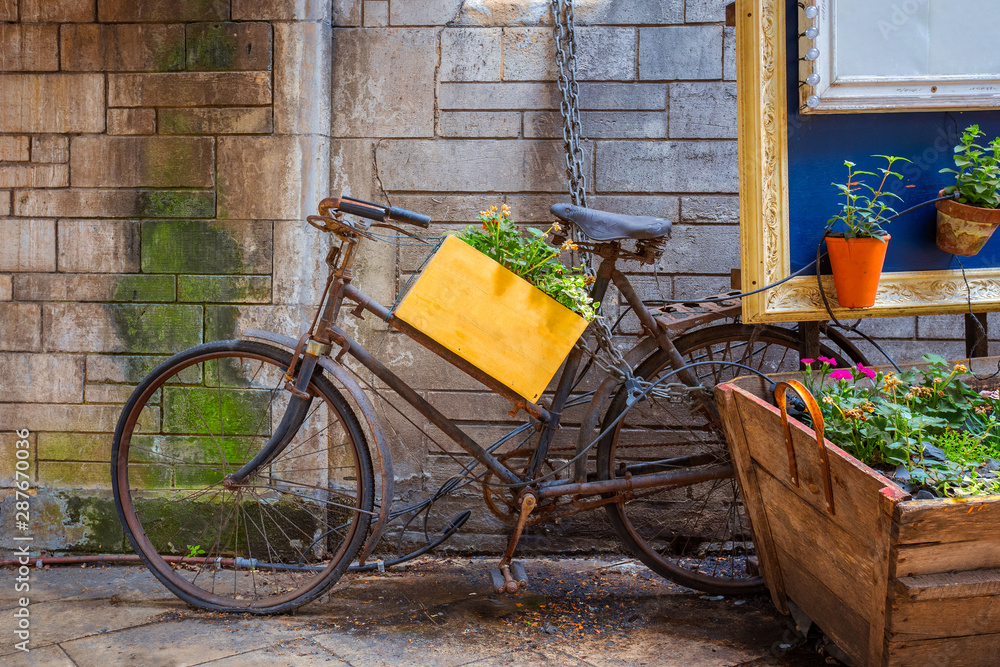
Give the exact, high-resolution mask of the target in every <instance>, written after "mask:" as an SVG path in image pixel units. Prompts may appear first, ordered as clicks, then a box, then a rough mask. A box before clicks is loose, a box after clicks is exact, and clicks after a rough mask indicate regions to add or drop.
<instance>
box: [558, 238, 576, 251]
mask: <svg viewBox="0 0 1000 667" xmlns="http://www.w3.org/2000/svg"><path fill="white" fill-rule="evenodd" d="M559 247H560V249H561V250H563V251H566V250H576V249H577V248H579V247H580V246H578V245H577V244H575V243H573V242H572V241H570V240H566V241H563V244H562V245H561V246H559Z"/></svg>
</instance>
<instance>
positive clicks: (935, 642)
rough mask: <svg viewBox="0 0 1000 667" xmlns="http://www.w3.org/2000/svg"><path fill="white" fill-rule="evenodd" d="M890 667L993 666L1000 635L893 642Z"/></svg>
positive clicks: (890, 645) (891, 642) (889, 652)
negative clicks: (939, 666)
mask: <svg viewBox="0 0 1000 667" xmlns="http://www.w3.org/2000/svg"><path fill="white" fill-rule="evenodd" d="M886 652H887V655H886V660H885V662H884V663H883V664H885V665H886V666H887V667H928V666H929V665H941V666H942V667H991V666H992V665H996V664H997V654H1000V634H992V635H975V636H968V637H952V638H949V639H930V640H923V641H919V640H917V641H914V640H898V641H890V642H889V644H888V646H887V647H886Z"/></svg>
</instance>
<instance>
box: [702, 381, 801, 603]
mask: <svg viewBox="0 0 1000 667" xmlns="http://www.w3.org/2000/svg"><path fill="white" fill-rule="evenodd" d="M715 396H716V402H717V404H718V406H719V412H720V414H721V415H722V420H723V423H724V425H725V429H726V435H727V442H728V443H729V451H730V453H731V455H732V457H733V465H734V466H735V467H736V469H737V476H736V478H737V481H738V482H739V485H740V492H741V493H742V494H743V498H744V506H745V507H746V510H747V514H748V516H749V518H750V528H751V530H752V531H753V543H754V550H755V551H756V552H757V560H758V561H759V562H760V569H761V573H762V574H763V576H764V581H766V582H767V587H768V590H769V591H770V592H771V600H772V601H773V602H774V606H775V607H777V608H778V611H780V612H781V613H783V614H787V613H788V605H787V604H786V602H785V584H784V582H783V580H782V578H781V568H780V567H779V565H778V554H777V552H776V551H775V549H774V538H773V537H772V536H771V528H770V524H769V523H768V519H767V512H766V511H765V510H764V507H765V505H764V499H763V496H762V495H761V492H760V486H759V485H758V483H757V474H756V470H755V467H754V465H753V461H752V460H751V458H750V450H749V446H748V445H747V440H746V434H745V433H744V431H743V424H744V422H745V420H744V419H743V417H742V415H741V414H740V411H739V407H738V406H737V404H736V399H735V396H734V393H733V391H732V390H731V389H727V387H726V386H725V385H720V386H718V387H716V390H715Z"/></svg>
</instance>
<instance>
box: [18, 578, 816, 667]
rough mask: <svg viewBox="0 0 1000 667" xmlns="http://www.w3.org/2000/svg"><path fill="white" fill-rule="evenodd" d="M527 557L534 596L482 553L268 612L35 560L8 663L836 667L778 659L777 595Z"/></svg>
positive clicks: (349, 581)
mask: <svg viewBox="0 0 1000 667" xmlns="http://www.w3.org/2000/svg"><path fill="white" fill-rule="evenodd" d="M525 564H526V566H527V570H528V573H529V576H530V577H531V580H532V590H531V591H530V592H528V593H523V594H521V595H519V596H515V597H501V596H496V595H492V594H490V592H489V589H488V587H487V584H486V582H487V579H486V576H485V574H486V568H487V567H488V561H486V560H480V559H472V560H470V559H467V558H454V559H424V560H421V561H417V562H416V563H415V564H412V565H410V566H409V567H407V568H406V569H405V570H402V571H392V572H388V573H386V574H381V575H348V576H347V577H345V578H344V580H342V581H341V582H340V583H339V584H338V585H337V586H336V587H335V588H334V590H333V592H332V593H331V594H330V595H329V596H328V597H325V598H324V599H322V600H321V601H320V602H316V603H313V604H310V605H308V606H306V607H303V608H302V609H300V610H299V611H298V612H297V613H296V614H295V615H292V616H277V617H266V618H259V617H243V616H226V615H221V614H212V613H206V612H201V611H198V610H194V609H192V608H190V607H188V606H186V605H185V604H184V603H183V602H181V601H180V600H178V599H176V598H174V597H173V596H172V595H171V594H170V593H169V592H167V591H166V589H164V588H163V587H162V586H160V585H159V583H158V582H157V581H156V580H155V579H153V577H152V576H150V575H149V574H148V573H147V572H146V571H145V570H143V569H140V568H135V567H128V568H126V567H96V568H95V567H90V566H88V567H86V568H80V567H52V568H50V569H45V570H32V581H31V606H30V611H31V617H30V618H31V648H32V650H31V652H30V653H28V654H25V653H22V652H18V651H16V650H15V649H14V646H13V645H14V643H15V642H16V641H17V640H16V639H15V638H14V633H13V631H14V625H13V622H14V619H13V616H12V612H11V610H12V609H13V608H14V607H15V605H16V602H15V600H14V598H15V596H16V595H17V594H16V593H14V574H13V571H11V570H0V581H4V582H6V583H4V584H3V586H2V588H0V637H2V640H0V664H3V665H9V666H14V665H46V666H47V667H48V666H52V667H57V666H60V665H80V666H84V665H100V666H101V667H107V666H109V665H143V666H144V667H145V666H147V665H205V664H210V665H213V666H222V665H255V664H267V665H270V666H272V667H281V666H283V665H353V666H354V667H369V666H371V667H375V666H380V665H393V666H395V665H413V666H424V665H448V666H452V665H455V666H457V665H476V667H488V666H493V665H650V666H653V665H685V666H688V665H692V666H694V665H698V666H701V665H705V666H708V665H713V666H714V665H753V666H754V667H779V666H780V667H806V666H812V665H823V664H827V659H824V657H823V656H821V655H820V654H819V653H817V652H816V651H815V649H813V650H810V651H807V650H805V649H793V650H791V651H790V652H788V654H787V655H785V656H783V657H777V656H775V655H774V654H773V652H772V645H775V644H780V643H781V641H782V637H783V634H784V632H785V619H784V617H782V616H780V615H779V614H778V613H777V612H776V611H775V610H774V608H773V607H772V605H771V603H770V601H769V599H768V598H766V597H757V596H754V597H746V598H717V597H713V596H705V595H701V594H698V593H694V592H692V591H690V590H688V589H685V588H681V587H678V586H674V585H672V584H670V583H669V582H666V581H664V580H662V579H660V578H659V577H656V576H655V575H652V574H651V573H649V572H648V571H647V570H646V569H645V568H643V567H641V566H637V565H635V564H634V563H633V562H632V561H606V560H595V559H533V560H529V561H525ZM830 661H831V662H832V659H830Z"/></svg>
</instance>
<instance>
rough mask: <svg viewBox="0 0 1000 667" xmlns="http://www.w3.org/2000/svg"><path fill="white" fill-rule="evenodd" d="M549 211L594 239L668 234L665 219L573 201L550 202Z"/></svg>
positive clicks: (668, 228)
mask: <svg viewBox="0 0 1000 667" xmlns="http://www.w3.org/2000/svg"><path fill="white" fill-rule="evenodd" d="M549 210H550V211H552V215H554V216H556V217H557V218H559V219H560V220H565V221H567V222H572V223H573V224H574V225H576V226H577V227H579V228H580V230H581V231H582V232H583V233H584V234H586V235H587V236H589V237H590V238H592V239H594V240H595V241H615V240H617V239H655V238H657V237H660V236H670V221H669V220H667V219H666V218H654V217H652V216H649V215H623V214H621V213H608V212H607V211H598V210H597V209H595V208H583V207H582V206H574V205H573V204H553V205H552V207H551V208H550V209H549Z"/></svg>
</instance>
